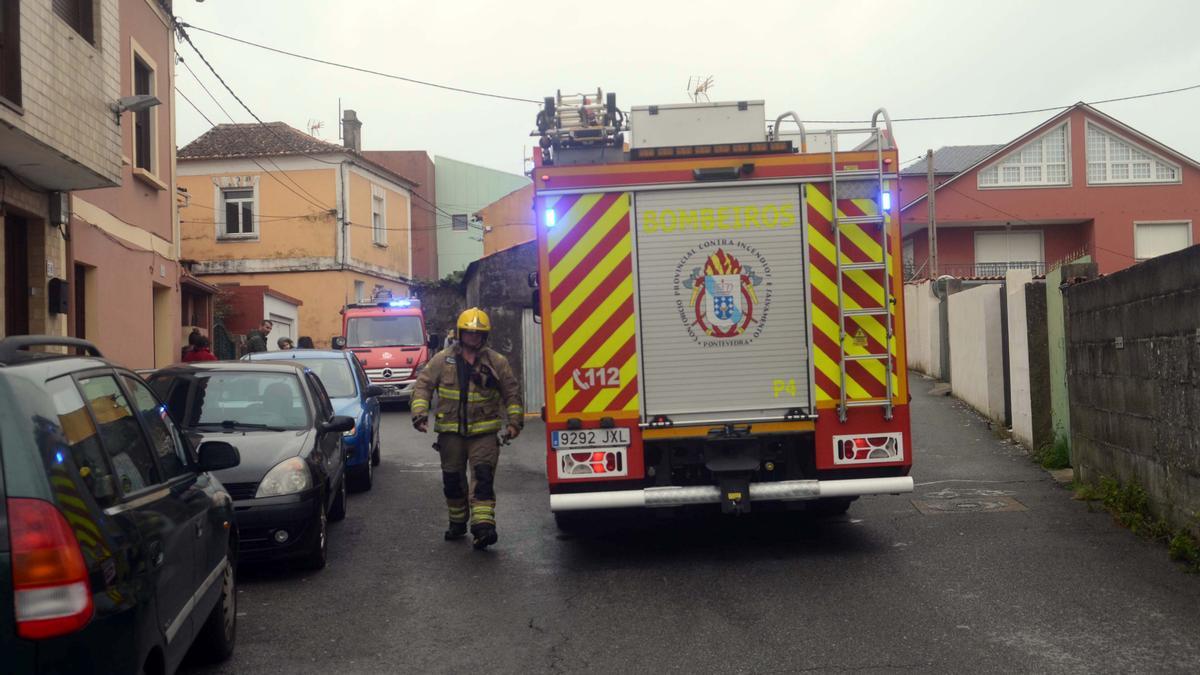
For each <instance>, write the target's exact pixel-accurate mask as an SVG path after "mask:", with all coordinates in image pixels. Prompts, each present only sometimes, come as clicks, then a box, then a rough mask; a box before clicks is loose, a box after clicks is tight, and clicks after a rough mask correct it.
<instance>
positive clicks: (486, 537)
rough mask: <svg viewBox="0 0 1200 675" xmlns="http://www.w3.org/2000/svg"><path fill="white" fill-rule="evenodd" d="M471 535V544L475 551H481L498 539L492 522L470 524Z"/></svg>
mask: <svg viewBox="0 0 1200 675" xmlns="http://www.w3.org/2000/svg"><path fill="white" fill-rule="evenodd" d="M471 536H472V537H473V538H474V541H473V542H472V543H471V545H472V546H474V547H475V550H476V551H482V550H484V549H486V548H487V547H489V546H491V545H492V544H495V543H496V542H497V541H499V539H500V537H499V535H497V534H496V525H495V524H494V523H475V524H474V525H472V526H471Z"/></svg>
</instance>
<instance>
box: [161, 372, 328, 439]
mask: <svg viewBox="0 0 1200 675" xmlns="http://www.w3.org/2000/svg"><path fill="white" fill-rule="evenodd" d="M156 386H159V385H157V383H156ZM192 386H193V388H194V391H193V394H192V400H191V404H190V405H191V408H190V409H189V410H188V411H187V414H186V415H185V416H184V420H186V421H185V422H184V425H185V426H189V427H191V426H199V427H203V426H211V427H216V428H231V427H232V428H236V427H238V426H239V425H248V426H257V425H262V424H266V425H269V426H272V427H282V428H284V429H303V428H305V427H307V426H308V410H307V408H306V407H305V405H304V397H303V396H302V395H301V393H300V382H299V380H297V379H296V376H295V375H290V374H283V373H246V372H227V373H221V372H214V373H206V374H204V375H197V376H196V377H195V378H194V382H193V385H192Z"/></svg>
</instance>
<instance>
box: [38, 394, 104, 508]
mask: <svg viewBox="0 0 1200 675" xmlns="http://www.w3.org/2000/svg"><path fill="white" fill-rule="evenodd" d="M46 392H47V393H48V394H50V398H51V399H52V400H53V401H54V408H55V412H56V413H58V423H59V426H60V427H61V428H62V433H63V437H64V438H66V441H67V448H68V449H69V450H70V451H71V460H72V461H74V462H75V469H76V470H77V471H78V472H79V476H80V477H81V478H82V479H83V483H84V485H86V486H87V489H88V491H89V492H91V493H92V496H93V497H94V498H95V499H96V502H97V503H99V504H100V505H101V506H110V505H112V504H113V502H114V501H115V499H116V489H117V484H116V482H114V481H113V480H112V471H111V470H110V469H109V467H108V461H107V460H106V459H105V456H104V449H103V448H101V447H100V437H99V436H98V435H97V434H96V425H95V424H94V423H92V417H91V415H89V414H88V411H87V408H86V407H84V405H83V398H82V397H80V396H79V390H78V389H76V388H75V381H74V380H72V379H71V378H70V377H60V378H57V379H54V380H50V381H49V382H47V383H46Z"/></svg>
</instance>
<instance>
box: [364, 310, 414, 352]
mask: <svg viewBox="0 0 1200 675" xmlns="http://www.w3.org/2000/svg"><path fill="white" fill-rule="evenodd" d="M346 342H348V343H349V344H348V345H347V346H349V347H397V346H419V345H423V344H425V332H424V329H423V327H422V326H421V317H419V316H363V317H355V318H353V319H350V320H349V321H347V322H346Z"/></svg>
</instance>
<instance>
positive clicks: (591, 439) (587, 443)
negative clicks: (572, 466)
mask: <svg viewBox="0 0 1200 675" xmlns="http://www.w3.org/2000/svg"><path fill="white" fill-rule="evenodd" d="M550 445H551V447H553V448H555V449H556V450H571V449H574V448H611V447H613V446H618V445H622V446H627V445H629V429H625V428H617V429H584V430H581V431H555V432H552V433H551V434H550Z"/></svg>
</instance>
